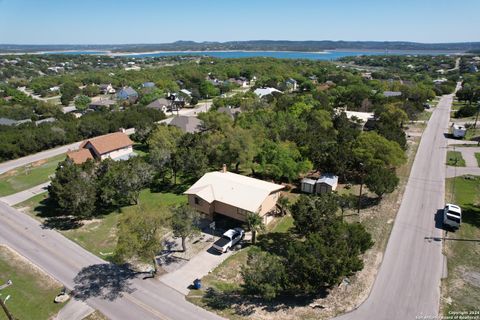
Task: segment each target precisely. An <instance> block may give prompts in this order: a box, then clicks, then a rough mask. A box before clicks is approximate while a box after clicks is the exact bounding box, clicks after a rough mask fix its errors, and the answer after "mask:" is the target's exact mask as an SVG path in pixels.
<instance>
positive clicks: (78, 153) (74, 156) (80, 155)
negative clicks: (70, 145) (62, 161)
mask: <svg viewBox="0 0 480 320" xmlns="http://www.w3.org/2000/svg"><path fill="white" fill-rule="evenodd" d="M67 157H68V158H70V159H71V160H72V161H73V163H76V164H82V163H84V162H86V161H87V160H88V159H92V160H93V156H92V153H91V152H90V150H88V149H79V150H74V151H69V152H67Z"/></svg>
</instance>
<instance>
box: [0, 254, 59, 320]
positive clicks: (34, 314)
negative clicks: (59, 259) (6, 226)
mask: <svg viewBox="0 0 480 320" xmlns="http://www.w3.org/2000/svg"><path fill="white" fill-rule="evenodd" d="M7 280H12V282H13V285H11V286H9V287H8V288H6V289H3V290H2V291H1V294H2V295H1V296H0V298H1V299H5V297H7V296H8V295H10V299H9V300H8V301H7V303H6V305H7V307H8V309H9V311H10V312H11V313H12V315H13V316H14V317H15V318H16V319H22V320H28V319H32V320H42V319H45V320H47V319H51V318H52V317H53V316H54V315H55V314H57V312H58V311H59V310H60V309H61V308H62V307H63V304H55V303H54V302H53V299H54V298H55V296H56V295H57V294H58V293H60V290H61V289H62V286H61V285H60V284H59V283H58V282H56V281H55V280H53V279H52V278H50V277H49V276H47V275H46V274H45V273H43V272H42V271H40V270H39V269H37V268H35V267H33V266H32V265H31V264H30V263H28V262H27V261H26V260H25V259H24V258H22V257H20V256H18V255H17V254H16V253H14V252H13V251H11V250H10V249H8V248H7V247H4V246H0V285H2V284H4V283H5V282H6V281H7ZM0 319H2V320H3V319H6V316H5V314H4V313H3V310H0Z"/></svg>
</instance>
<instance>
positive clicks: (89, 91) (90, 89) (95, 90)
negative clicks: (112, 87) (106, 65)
mask: <svg viewBox="0 0 480 320" xmlns="http://www.w3.org/2000/svg"><path fill="white" fill-rule="evenodd" d="M82 93H83V94H84V95H86V96H87V97H95V96H97V95H99V94H100V88H99V87H98V86H96V85H93V84H88V85H87V86H86V87H85V88H83V90H82Z"/></svg>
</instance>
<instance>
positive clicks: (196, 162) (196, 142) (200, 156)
mask: <svg viewBox="0 0 480 320" xmlns="http://www.w3.org/2000/svg"><path fill="white" fill-rule="evenodd" d="M202 139H203V137H202V136H201V135H198V134H192V133H186V134H185V135H183V136H182V137H181V138H180V141H179V142H178V146H177V153H176V154H175V155H174V159H173V160H174V162H175V165H177V168H178V169H179V170H180V172H181V173H182V175H183V176H185V177H187V178H194V179H196V178H199V177H201V176H202V175H203V174H205V172H206V171H207V170H208V159H207V155H206V152H205V149H204V147H203V140H202Z"/></svg>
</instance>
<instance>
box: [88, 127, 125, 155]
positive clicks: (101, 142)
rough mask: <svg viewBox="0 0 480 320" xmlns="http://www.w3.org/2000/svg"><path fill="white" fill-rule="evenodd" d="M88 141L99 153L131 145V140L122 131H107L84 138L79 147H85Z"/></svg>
mask: <svg viewBox="0 0 480 320" xmlns="http://www.w3.org/2000/svg"><path fill="white" fill-rule="evenodd" d="M88 143H90V144H91V145H92V146H93V148H95V150H96V151H97V152H98V153H99V154H105V153H109V152H112V151H115V150H118V149H122V148H126V147H129V146H131V145H133V141H132V140H130V138H129V137H128V136H127V135H126V134H125V133H123V132H114V133H109V134H106V135H103V136H100V137H96V138H92V139H89V140H85V141H84V142H83V143H82V145H81V146H80V148H85V146H86V145H87V144H88Z"/></svg>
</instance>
